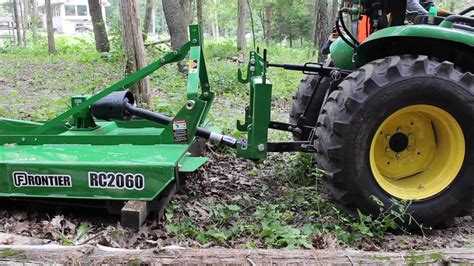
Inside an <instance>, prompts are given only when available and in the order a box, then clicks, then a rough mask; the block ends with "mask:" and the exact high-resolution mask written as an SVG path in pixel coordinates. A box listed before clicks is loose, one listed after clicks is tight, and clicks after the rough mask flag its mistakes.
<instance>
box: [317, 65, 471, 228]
mask: <svg viewBox="0 0 474 266" xmlns="http://www.w3.org/2000/svg"><path fill="white" fill-rule="evenodd" d="M471 71H472V70H471ZM316 136H317V139H316V141H315V148H316V150H317V153H316V156H315V157H316V162H317V163H318V165H319V167H321V168H322V169H324V170H325V171H326V172H327V174H328V186H329V190H330V192H331V194H332V195H333V196H334V198H335V199H337V200H338V201H339V202H340V203H342V204H344V205H346V207H349V209H352V210H354V209H359V210H361V211H363V212H365V213H372V214H377V213H379V206H378V205H377V203H376V202H375V201H374V200H373V198H372V197H373V196H374V197H376V198H378V199H379V200H381V201H382V202H383V204H384V206H385V207H386V208H389V207H390V206H391V205H392V201H391V199H393V198H394V199H401V200H407V201H409V202H410V205H409V207H408V213H409V214H410V215H411V216H412V218H414V219H415V220H416V221H418V222H419V223H422V224H423V225H424V226H433V227H434V226H440V225H445V222H448V223H449V222H450V221H452V219H453V217H455V216H456V215H457V214H458V213H459V212H460V211H461V210H463V209H469V207H470V206H468V205H469V204H472V197H473V188H474V139H473V137H474V76H473V74H472V73H470V72H463V71H461V70H459V69H458V68H456V67H455V66H454V65H453V64H452V63H450V62H438V61H436V60H433V59H430V58H428V57H426V56H417V57H416V56H390V57H386V58H383V59H380V60H376V61H373V62H371V63H369V64H367V65H364V66H363V67H361V68H360V69H358V70H357V71H355V72H353V73H352V74H351V75H349V76H348V77H347V78H346V79H345V80H343V81H342V82H341V83H340V84H339V86H338V89H337V90H335V91H333V92H332V93H331V94H330V96H329V97H328V100H327V101H326V103H325V105H324V107H323V111H322V113H321V115H320V116H319V118H318V125H317V129H316Z"/></svg>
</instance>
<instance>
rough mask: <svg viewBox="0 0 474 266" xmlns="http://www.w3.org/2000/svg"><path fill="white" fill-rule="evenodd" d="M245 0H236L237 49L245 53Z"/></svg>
mask: <svg viewBox="0 0 474 266" xmlns="http://www.w3.org/2000/svg"><path fill="white" fill-rule="evenodd" d="M245 1H246V0H238V7H237V50H238V51H239V52H240V53H241V54H244V55H245V50H246V48H247V47H246V46H247V43H246V41H245V21H246V8H247V7H246V2H245Z"/></svg>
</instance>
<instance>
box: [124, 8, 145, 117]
mask: <svg viewBox="0 0 474 266" xmlns="http://www.w3.org/2000/svg"><path fill="white" fill-rule="evenodd" d="M119 3H120V4H119V6H120V8H119V9H120V15H121V17H122V35H123V45H124V51H125V57H126V64H125V75H127V76H129V75H131V74H132V73H134V72H136V71H138V70H140V69H142V68H144V67H146V66H147V58H146V54H145V46H144V45H143V39H142V32H141V27H140V13H139V11H138V4H137V1H136V0H121V1H119ZM131 91H132V93H133V94H134V96H135V97H136V99H137V101H138V102H139V103H143V104H146V105H148V107H149V108H153V101H152V97H151V94H150V89H149V84H148V79H147V78H144V79H142V80H141V81H139V82H137V83H135V84H134V85H133V86H132V87H131Z"/></svg>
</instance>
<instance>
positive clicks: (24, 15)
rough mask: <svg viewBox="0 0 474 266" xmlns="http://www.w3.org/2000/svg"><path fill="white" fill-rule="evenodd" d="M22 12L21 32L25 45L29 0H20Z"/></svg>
mask: <svg viewBox="0 0 474 266" xmlns="http://www.w3.org/2000/svg"><path fill="white" fill-rule="evenodd" d="M19 4H20V13H21V16H20V18H21V29H22V31H21V34H22V40H23V45H26V30H27V25H28V1H27V0H20V1H19Z"/></svg>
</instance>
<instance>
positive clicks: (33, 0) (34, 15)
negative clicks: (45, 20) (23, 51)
mask: <svg viewBox="0 0 474 266" xmlns="http://www.w3.org/2000/svg"><path fill="white" fill-rule="evenodd" d="M30 6H31V32H32V33H33V37H36V35H37V33H36V29H37V28H38V25H39V23H40V21H39V17H38V2H37V0H30Z"/></svg>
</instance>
